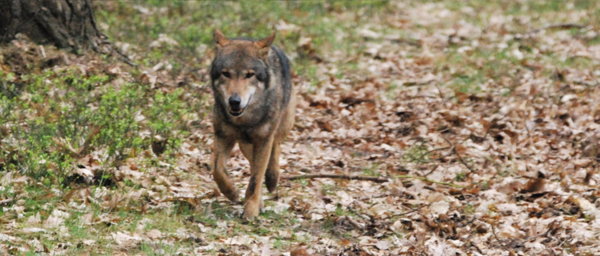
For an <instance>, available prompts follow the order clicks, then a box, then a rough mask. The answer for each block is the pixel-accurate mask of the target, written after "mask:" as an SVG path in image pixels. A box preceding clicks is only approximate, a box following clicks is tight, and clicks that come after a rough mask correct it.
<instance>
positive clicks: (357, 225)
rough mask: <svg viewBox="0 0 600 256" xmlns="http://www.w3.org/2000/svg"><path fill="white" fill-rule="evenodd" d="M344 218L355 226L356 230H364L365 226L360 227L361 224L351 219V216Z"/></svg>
mask: <svg viewBox="0 0 600 256" xmlns="http://www.w3.org/2000/svg"><path fill="white" fill-rule="evenodd" d="M342 218H344V219H346V221H348V222H349V223H350V224H352V226H354V227H355V228H356V229H358V230H362V229H363V226H362V225H360V223H358V222H357V221H355V220H353V219H352V218H350V216H344V217H342Z"/></svg>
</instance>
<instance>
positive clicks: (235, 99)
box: [229, 94, 242, 109]
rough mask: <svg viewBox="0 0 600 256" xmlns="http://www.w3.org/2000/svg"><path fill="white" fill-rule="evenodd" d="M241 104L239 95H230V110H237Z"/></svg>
mask: <svg viewBox="0 0 600 256" xmlns="http://www.w3.org/2000/svg"><path fill="white" fill-rule="evenodd" d="M241 103H242V98H240V95H237V94H234V95H231V97H229V106H230V107H231V108H232V109H239V108H240V104H241Z"/></svg>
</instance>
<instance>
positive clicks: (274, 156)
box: [265, 142, 281, 193]
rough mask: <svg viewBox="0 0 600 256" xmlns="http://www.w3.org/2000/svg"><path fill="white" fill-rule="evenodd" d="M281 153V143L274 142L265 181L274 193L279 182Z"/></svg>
mask: <svg viewBox="0 0 600 256" xmlns="http://www.w3.org/2000/svg"><path fill="white" fill-rule="evenodd" d="M280 154H281V145H280V144H279V143H278V142H274V143H273V149H272V150H271V157H270V158H269V165H268V166H267V172H266V173H265V183H266V184H267V189H268V190H269V192H271V193H273V192H275V191H276V190H277V183H278V182H279V155H280Z"/></svg>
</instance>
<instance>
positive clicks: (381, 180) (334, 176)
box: [281, 174, 462, 188]
mask: <svg viewBox="0 0 600 256" xmlns="http://www.w3.org/2000/svg"><path fill="white" fill-rule="evenodd" d="M394 177H395V178H398V179H415V180H422V181H426V182H430V183H435V184H440V185H444V186H450V187H455V188H462V186H460V185H456V184H452V183H448V182H441V181H435V180H430V179H428V178H425V177H419V176H412V175H397V176H394ZM316 178H329V179H345V180H366V181H374V182H377V183H384V182H388V181H390V179H388V178H382V177H371V176H353V175H342V174H305V175H298V176H283V177H281V179H284V180H302V179H316Z"/></svg>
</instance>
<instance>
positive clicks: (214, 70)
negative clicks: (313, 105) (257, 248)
mask: <svg viewBox="0 0 600 256" xmlns="http://www.w3.org/2000/svg"><path fill="white" fill-rule="evenodd" d="M275 36H276V32H273V33H272V34H271V35H270V36H268V37H266V38H263V39H260V40H254V39H250V38H234V39H228V38H226V37H225V35H223V33H222V32H221V31H220V30H218V29H215V30H214V35H213V38H214V44H215V57H214V59H213V62H212V64H211V68H210V80H211V86H212V90H213V96H214V101H215V105H214V108H213V129H214V137H215V140H214V153H213V160H214V168H213V177H214V179H215V182H216V183H217V186H218V187H219V190H220V191H221V193H222V194H223V195H225V196H226V197H227V198H228V199H229V200H231V201H232V202H238V200H239V198H238V196H239V193H238V190H237V189H236V187H235V185H234V184H233V182H232V180H231V179H230V178H229V177H228V174H227V172H226V170H225V168H226V162H227V160H228V158H229V157H230V153H231V150H232V148H233V147H234V146H235V144H236V143H238V144H239V147H240V150H241V151H242V153H243V154H244V156H245V157H246V158H247V159H248V161H249V162H250V175H251V176H250V182H249V184H248V188H247V189H246V196H245V199H244V212H243V214H242V217H243V218H246V219H252V218H254V217H256V216H258V214H259V211H260V209H261V208H262V206H263V201H262V197H261V191H262V190H261V185H262V183H263V179H264V182H265V183H266V185H267V189H268V190H269V192H271V193H273V192H275V191H276V189H277V183H278V181H279V155H280V154H281V148H280V145H281V142H282V141H283V140H284V138H285V137H286V135H287V134H288V133H289V132H290V130H291V129H292V126H293V125H294V116H295V107H296V101H295V92H294V89H293V87H292V77H291V71H290V68H291V66H290V61H289V59H288V58H287V56H286V55H285V54H284V53H283V51H281V50H280V49H279V48H277V47H276V46H274V45H273V41H274V40H275Z"/></svg>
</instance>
